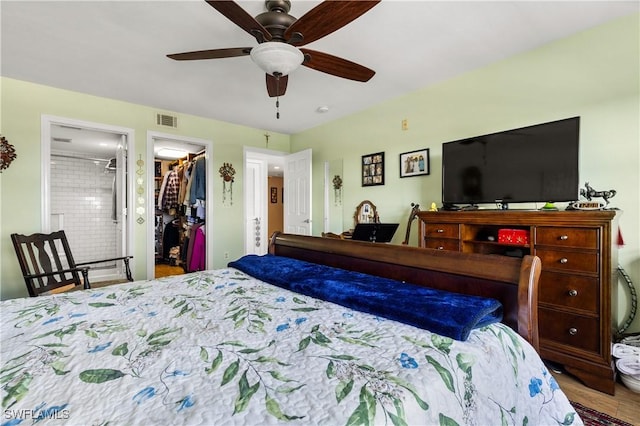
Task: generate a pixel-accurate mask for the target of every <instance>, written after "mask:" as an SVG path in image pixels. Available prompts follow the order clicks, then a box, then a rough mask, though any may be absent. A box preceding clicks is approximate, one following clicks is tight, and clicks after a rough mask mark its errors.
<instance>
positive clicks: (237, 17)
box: [206, 0, 271, 43]
mask: <svg viewBox="0 0 640 426" xmlns="http://www.w3.org/2000/svg"><path fill="white" fill-rule="evenodd" d="M206 2H207V3H209V5H210V6H211V7H213V8H214V9H215V10H217V11H218V12H220V13H222V14H223V15H224V16H226V17H227V19H229V20H230V21H231V22H233V23H234V24H236V25H237V26H239V27H240V28H242V29H243V30H245V31H246V32H248V33H249V34H251V35H252V36H253V37H255V38H256V39H257V40H258V43H262V42H263V41H269V40H271V34H270V33H269V31H267V29H266V28H265V27H263V26H262V24H260V23H259V22H258V21H256V20H255V19H254V18H253V16H251V15H249V14H248V13H247V12H246V11H245V10H244V9H243V8H241V7H240V6H239V5H238V3H236V2H235V1H229V0H224V1H220V0H216V1H214V0H206ZM260 34H262V36H260Z"/></svg>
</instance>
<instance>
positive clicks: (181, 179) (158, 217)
mask: <svg viewBox="0 0 640 426" xmlns="http://www.w3.org/2000/svg"><path fill="white" fill-rule="evenodd" d="M212 146H213V143H212V141H208V140H205V139H197V138H190V137H186V136H177V135H171V134H164V133H158V132H147V161H146V163H147V164H148V167H147V174H146V175H147V182H148V185H147V188H148V192H147V193H148V196H147V197H146V199H145V197H141V199H140V201H141V202H145V200H146V221H147V277H148V278H150V279H151V278H158V277H161V276H167V275H177V274H182V273H186V272H193V271H197V270H203V269H207V267H210V266H211V265H213V238H212V236H211V233H210V232H207V224H208V223H213V211H212V210H213V209H212V208H208V207H209V206H211V205H212V203H211V201H210V200H212V199H213V184H212V183H211V180H212V179H211V176H209V175H210V173H209V174H208V172H210V170H211V169H212V167H210V165H208V163H209V161H211V158H212ZM197 174H199V176H198V175H197ZM189 180H191V182H192V183H193V182H195V181H198V182H201V183H202V185H200V184H198V188H199V192H198V194H197V196H196V195H195V190H194V192H193V193H191V192H190V191H189V190H188V189H187V183H188V182H189ZM169 185H171V188H173V189H170V187H169ZM194 188H195V186H194ZM189 189H190V187H189ZM192 196H193V197H194V198H193V199H192ZM174 197H175V198H174ZM194 241H195V242H197V244H198V245H197V247H198V248H197V250H196V251H194V245H193V242H194ZM190 243H191V244H190Z"/></svg>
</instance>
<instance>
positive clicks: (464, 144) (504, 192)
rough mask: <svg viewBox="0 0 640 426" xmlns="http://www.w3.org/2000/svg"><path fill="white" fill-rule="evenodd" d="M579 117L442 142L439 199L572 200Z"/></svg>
mask: <svg viewBox="0 0 640 426" xmlns="http://www.w3.org/2000/svg"><path fill="white" fill-rule="evenodd" d="M579 133H580V117H573V118H567V119H564V120H558V121H553V122H549V123H543V124H538V125H534V126H528V127H523V128H520V129H513V130H507V131H504V132H498V133H491V134H488V135H483V136H477V137H473V138H467V139H462V140H457V141H452V142H446V143H443V144H442V202H443V205H444V207H445V208H447V207H452V206H454V207H453V208H455V205H457V204H465V205H471V206H474V205H477V204H481V203H499V204H500V206H501V208H507V205H508V204H509V203H522V202H556V201H575V200H576V199H577V198H578V192H579V183H578V142H579Z"/></svg>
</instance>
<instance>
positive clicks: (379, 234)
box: [351, 223, 398, 243]
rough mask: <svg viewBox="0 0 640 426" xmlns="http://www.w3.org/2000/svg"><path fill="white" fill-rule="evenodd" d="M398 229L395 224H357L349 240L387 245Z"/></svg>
mask: <svg viewBox="0 0 640 426" xmlns="http://www.w3.org/2000/svg"><path fill="white" fill-rule="evenodd" d="M396 229H398V224H397V223H358V224H357V225H356V229H354V230H353V234H352V236H351V239H353V240H358V241H369V242H372V243H388V242H389V241H391V239H392V238H393V234H395V233H396Z"/></svg>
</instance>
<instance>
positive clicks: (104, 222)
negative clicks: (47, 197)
mask: <svg viewBox="0 0 640 426" xmlns="http://www.w3.org/2000/svg"><path fill="white" fill-rule="evenodd" d="M65 154H66V153H65ZM51 160H52V163H51V216H52V221H51V230H52V231H53V230H56V227H57V223H56V221H58V220H60V221H61V223H62V229H64V231H65V233H66V234H67V239H68V240H69V245H70V246H71V251H72V253H73V257H74V259H75V261H76V262H82V261H89V260H96V259H107V258H113V257H117V256H118V254H117V241H118V240H119V238H118V230H117V228H116V223H115V221H114V220H113V219H112V206H113V192H112V191H113V179H114V177H115V172H107V171H106V170H105V166H106V163H105V162H104V161H101V162H98V164H95V163H94V162H93V161H90V160H86V159H75V158H65V157H60V156H58V155H56V154H54V153H52V154H51Z"/></svg>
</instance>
